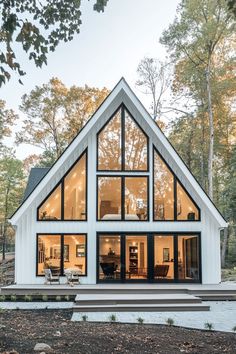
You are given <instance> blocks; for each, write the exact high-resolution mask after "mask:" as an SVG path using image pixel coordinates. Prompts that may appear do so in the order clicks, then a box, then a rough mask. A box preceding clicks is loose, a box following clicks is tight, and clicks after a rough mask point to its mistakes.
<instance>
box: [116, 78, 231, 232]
mask: <svg viewBox="0 0 236 354" xmlns="http://www.w3.org/2000/svg"><path fill="white" fill-rule="evenodd" d="M122 84H123V89H124V91H125V92H126V94H127V95H128V97H129V98H130V100H131V101H132V103H133V105H134V106H135V107H136V108H137V110H138V111H139V112H140V114H141V115H142V117H144V118H145V119H146V121H147V123H148V124H149V126H150V127H151V128H152V130H153V131H154V133H155V134H156V135H157V137H158V139H159V141H160V142H161V144H162V145H163V146H164V148H165V149H166V150H167V152H168V153H169V154H170V156H171V157H172V159H173V160H174V161H175V162H176V163H177V165H178V166H179V167H180V169H181V171H182V172H183V174H184V175H185V177H186V179H187V180H188V181H189V183H190V184H191V185H192V186H193V188H194V190H195V191H196V193H197V194H198V195H199V197H200V198H201V200H202V202H203V204H204V205H205V206H206V207H207V209H208V210H209V212H210V213H211V214H212V215H213V217H214V218H215V220H216V221H217V222H218V224H219V228H225V227H228V223H227V222H226V221H225V219H224V218H223V216H222V215H221V214H220V213H219V211H218V210H217V208H216V207H215V205H214V204H213V202H212V201H211V200H210V198H209V197H208V196H207V194H206V193H205V192H204V190H203V189H202V188H201V187H200V185H199V184H198V182H197V181H196V180H195V178H194V177H193V175H192V174H191V172H190V171H189V169H188V167H187V166H186V165H185V163H184V162H183V160H182V159H181V158H180V156H179V155H178V154H177V152H176V151H175V149H174V148H173V146H172V145H171V144H170V142H169V141H168V139H167V138H166V136H165V135H164V134H163V132H162V131H161V130H160V128H159V127H158V126H157V124H156V123H155V122H154V120H153V119H152V118H151V116H150V114H149V113H148V112H147V110H146V109H145V107H144V106H143V105H142V103H141V102H140V100H139V99H138V98H137V96H136V95H135V94H134V92H133V91H132V90H131V88H130V87H129V85H128V84H127V83H126V81H125V80H123V81H122Z"/></svg>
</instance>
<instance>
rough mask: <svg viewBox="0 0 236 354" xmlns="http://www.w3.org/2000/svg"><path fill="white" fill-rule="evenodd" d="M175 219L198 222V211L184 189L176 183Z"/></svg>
mask: <svg viewBox="0 0 236 354" xmlns="http://www.w3.org/2000/svg"><path fill="white" fill-rule="evenodd" d="M177 219H178V220H190V221H191V220H199V210H198V208H197V206H196V205H195V204H194V202H193V201H192V200H191V199H190V197H189V196H188V194H187V193H186V191H185V190H184V188H183V187H182V186H181V185H180V184H179V182H177Z"/></svg>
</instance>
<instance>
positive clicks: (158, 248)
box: [153, 235, 175, 281]
mask: <svg viewBox="0 0 236 354" xmlns="http://www.w3.org/2000/svg"><path fill="white" fill-rule="evenodd" d="M174 258H175V257H174V236H173V235H155V236H154V269H153V276H154V279H158V280H160V281H163V280H165V281H168V280H173V279H174V277H175V262H174Z"/></svg>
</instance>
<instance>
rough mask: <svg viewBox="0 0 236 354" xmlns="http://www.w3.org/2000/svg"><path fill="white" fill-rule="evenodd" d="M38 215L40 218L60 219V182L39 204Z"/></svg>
mask: <svg viewBox="0 0 236 354" xmlns="http://www.w3.org/2000/svg"><path fill="white" fill-rule="evenodd" d="M38 215H39V219H40V220H61V184H59V186H58V187H57V188H56V189H55V190H54V191H53V192H52V193H51V194H50V196H49V197H48V198H47V199H46V201H45V202H44V203H43V204H42V205H41V206H40V208H39V210H38Z"/></svg>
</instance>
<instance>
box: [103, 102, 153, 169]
mask: <svg viewBox="0 0 236 354" xmlns="http://www.w3.org/2000/svg"><path fill="white" fill-rule="evenodd" d="M98 170H99V171H147V170H148V138H147V136H146V134H145V133H144V132H143V131H142V129H141V128H140V127H139V126H138V124H137V123H136V122H135V120H134V119H133V118H132V117H131V115H130V114H129V113H128V112H127V111H126V109H125V108H124V106H122V108H120V109H119V111H118V112H117V113H116V114H115V115H114V116H113V117H112V118H111V119H110V120H109V121H108V123H107V124H106V125H105V126H104V128H103V129H102V130H101V131H100V133H99V134H98Z"/></svg>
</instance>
